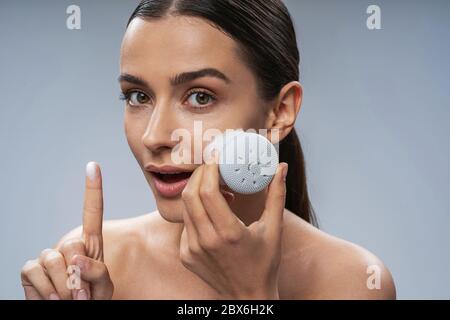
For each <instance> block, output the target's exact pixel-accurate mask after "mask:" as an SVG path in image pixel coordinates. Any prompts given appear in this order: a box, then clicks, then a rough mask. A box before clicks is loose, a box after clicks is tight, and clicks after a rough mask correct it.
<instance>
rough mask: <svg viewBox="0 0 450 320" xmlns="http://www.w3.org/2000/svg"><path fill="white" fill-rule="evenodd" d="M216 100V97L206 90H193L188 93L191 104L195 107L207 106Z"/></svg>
mask: <svg viewBox="0 0 450 320" xmlns="http://www.w3.org/2000/svg"><path fill="white" fill-rule="evenodd" d="M215 100H216V97H215V96H214V95H212V94H210V93H208V92H206V91H204V90H199V89H196V90H192V91H190V92H189V93H188V99H187V101H188V102H189V104H190V106H192V107H193V108H199V109H201V108H206V107H209V106H210V104H211V103H213V102H214V101H215Z"/></svg>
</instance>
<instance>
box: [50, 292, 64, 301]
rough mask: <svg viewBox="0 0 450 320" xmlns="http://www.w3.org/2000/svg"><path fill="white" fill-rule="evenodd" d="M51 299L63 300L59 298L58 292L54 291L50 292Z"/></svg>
mask: <svg viewBox="0 0 450 320" xmlns="http://www.w3.org/2000/svg"><path fill="white" fill-rule="evenodd" d="M48 299H49V300H61V299H59V296H58V295H57V294H56V293H52V294H50V296H49V297H48Z"/></svg>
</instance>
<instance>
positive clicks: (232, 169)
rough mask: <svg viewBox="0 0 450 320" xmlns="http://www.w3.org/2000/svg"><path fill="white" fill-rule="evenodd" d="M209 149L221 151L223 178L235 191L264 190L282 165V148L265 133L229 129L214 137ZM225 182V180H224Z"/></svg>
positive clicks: (252, 191)
mask: <svg viewBox="0 0 450 320" xmlns="http://www.w3.org/2000/svg"><path fill="white" fill-rule="evenodd" d="M207 148H209V150H208V152H212V149H216V150H217V151H218V152H219V172H220V176H221V179H222V180H223V182H224V183H225V184H226V185H227V186H228V187H229V188H230V189H231V190H233V191H235V192H237V193H241V194H252V193H256V192H259V191H261V190H263V189H264V188H265V187H267V186H268V185H269V183H270V181H272V178H273V176H274V175H275V172H276V169H277V166H278V161H279V160H278V152H277V150H276V148H275V146H274V145H273V144H272V143H271V142H270V141H269V140H268V139H266V138H265V137H264V136H262V135H260V134H257V133H253V132H244V131H243V130H233V131H231V132H229V131H226V132H225V133H224V134H221V135H218V136H215V137H214V140H213V141H212V142H211V143H210V144H209V145H208V147H207ZM221 183H222V181H221Z"/></svg>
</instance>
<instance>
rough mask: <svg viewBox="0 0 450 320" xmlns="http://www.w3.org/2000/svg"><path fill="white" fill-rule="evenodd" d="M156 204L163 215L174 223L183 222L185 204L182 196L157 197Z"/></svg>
mask: <svg viewBox="0 0 450 320" xmlns="http://www.w3.org/2000/svg"><path fill="white" fill-rule="evenodd" d="M156 206H157V207H158V211H159V214H160V215H161V217H162V218H163V219H164V220H166V221H168V222H172V223H183V222H184V220H183V211H184V210H185V209H184V204H183V200H182V199H181V196H179V197H177V198H172V199H166V198H159V199H158V198H157V197H156Z"/></svg>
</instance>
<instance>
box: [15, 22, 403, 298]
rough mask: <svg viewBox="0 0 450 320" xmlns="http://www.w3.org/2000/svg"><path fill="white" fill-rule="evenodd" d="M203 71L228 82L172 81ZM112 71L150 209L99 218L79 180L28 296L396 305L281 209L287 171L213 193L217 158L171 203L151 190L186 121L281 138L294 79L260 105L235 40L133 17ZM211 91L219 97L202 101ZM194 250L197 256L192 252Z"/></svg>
mask: <svg viewBox="0 0 450 320" xmlns="http://www.w3.org/2000/svg"><path fill="white" fill-rule="evenodd" d="M155 48H157V49H155ZM203 68H215V69H217V70H220V71H221V72H222V73H223V74H225V75H226V78H227V79H228V81H224V80H223V78H222V79H221V78H220V77H219V78H218V77H214V76H211V75H208V76H202V77H199V78H196V79H191V80H190V81H189V82H187V83H183V84H178V85H173V84H171V83H170V81H169V79H171V78H173V76H174V75H175V74H179V73H181V72H189V71H194V70H199V69H203ZM120 69H121V74H122V77H121V78H120V85H121V90H122V92H123V93H124V94H126V97H127V99H126V100H127V101H126V109H125V117H124V120H125V121H124V124H125V133H126V137H127V141H128V143H129V146H130V149H131V151H132V153H133V155H134V156H135V158H136V160H137V162H138V164H139V166H140V167H141V169H142V170H143V173H144V176H145V178H146V179H147V181H148V183H149V186H150V188H151V190H152V192H153V195H154V197H155V200H156V203H157V207H158V210H156V211H155V212H152V213H149V214H144V215H141V216H138V217H135V218H131V219H124V220H115V221H105V223H103V196H102V180H101V172H100V168H99V167H98V166H96V171H95V172H96V176H95V177H94V178H92V177H91V178H89V177H87V178H86V192H85V205H84V208H85V210H84V213H83V216H84V218H83V226H82V227H79V228H77V229H75V230H73V231H71V232H69V233H68V234H67V235H65V236H64V237H63V238H62V239H61V240H60V241H59V242H58V244H57V245H56V246H55V248H54V249H47V250H44V251H43V252H42V253H41V255H40V256H39V258H37V259H36V260H32V261H30V262H28V263H27V264H26V265H25V266H24V268H23V270H22V283H23V286H24V289H25V295H26V297H27V299H49V298H62V299H72V298H78V299H110V298H113V299H224V298H226V299H246V298H247V299H254V298H255V299H256V298H257V299H395V295H396V293H395V286H394V283H393V280H392V277H391V275H390V273H389V270H388V269H387V268H386V267H385V266H384V265H383V263H382V262H381V261H380V260H379V259H378V258H377V257H376V256H374V255H373V254H372V253H370V252H369V251H367V250H365V249H363V248H361V247H359V246H357V245H354V244H352V243H349V242H347V241H344V240H342V239H338V238H336V237H333V236H331V235H328V234H326V233H324V232H322V231H320V230H318V229H317V228H315V227H313V226H311V225H310V224H308V223H307V222H305V221H304V220H302V219H301V218H299V217H297V216H296V215H294V214H293V213H291V212H290V211H289V210H287V209H284V201H285V194H286V186H285V184H284V182H283V179H282V172H283V170H284V169H285V167H286V165H285V164H280V165H279V168H278V170H277V174H276V176H275V177H274V179H273V181H272V183H271V184H270V186H269V188H268V189H267V190H265V191H264V192H261V193H257V194H254V195H250V196H243V195H239V194H230V193H229V190H224V189H223V188H222V189H220V188H219V186H218V171H217V164H215V163H211V164H195V165H194V164H192V165H184V166H182V168H183V169H186V170H189V171H191V172H193V173H192V175H191V177H190V178H189V183H188V185H187V186H186V187H185V189H184V190H183V192H182V194H180V195H178V196H176V197H165V196H163V195H161V194H160V193H159V192H158V190H157V189H156V188H155V182H154V180H153V176H152V174H151V173H150V172H149V171H148V167H147V165H148V164H152V165H157V166H161V165H165V164H172V162H171V158H170V154H171V151H172V149H173V148H174V146H175V143H174V142H173V141H172V140H171V133H172V132H173V130H175V129H177V128H185V129H187V130H188V131H190V132H193V131H194V128H193V122H194V121H201V122H202V124H203V130H205V129H208V128H217V129H219V130H222V131H224V130H225V129H228V128H243V129H248V128H256V129H258V128H265V129H268V130H269V132H268V137H269V138H271V140H272V141H273V142H276V137H275V135H272V132H275V130H276V131H277V132H278V134H279V138H280V139H283V138H284V137H285V136H286V135H287V134H288V133H289V132H290V131H291V130H292V128H293V126H294V122H295V120H296V117H297V115H298V113H299V110H300V106H301V101H302V93H303V92H302V87H301V85H300V83H299V82H298V81H292V82H290V83H287V84H286V85H285V86H284V87H283V88H282V89H281V90H280V93H279V95H278V97H277V98H276V99H274V100H273V101H269V102H267V101H263V100H261V99H260V97H259V95H258V91H257V81H256V79H255V76H254V75H253V73H252V71H251V70H250V69H249V68H248V67H247V66H246V64H245V63H244V62H243V61H242V59H241V58H240V55H239V54H238V51H237V45H236V43H235V41H234V40H233V39H231V38H229V37H228V36H227V35H225V34H223V33H222V32H220V31H219V30H217V29H216V28H214V27H212V26H211V25H210V24H208V23H206V22H205V21H203V20H201V19H197V18H187V17H165V18H162V19H158V20H152V21H144V20H142V19H140V18H137V19H134V20H133V21H132V22H131V24H130V26H129V27H128V29H127V31H126V34H125V37H124V40H123V43H122V50H121V62H120ZM123 75H125V76H123ZM130 76H131V77H130ZM136 80H140V81H136ZM192 89H201V90H202V92H203V93H204V94H206V96H203V97H202V98H201V99H200V100H198V99H192V98H193V97H197V98H198V93H194V92H193V91H194V90H192ZM196 95H197V96H196ZM208 95H211V96H213V97H215V99H209V100H208V101H209V102H208V103H205V104H203V103H202V102H204V100H203V98H205V97H208ZM192 136H194V135H192ZM191 152H193V151H192V150H191ZM199 244H200V247H201V249H202V250H198V252H197V254H193V252H195V250H193V249H194V247H195V246H196V245H197V246H198V245H199ZM200 251H201V252H200ZM69 265H80V266H81V278H82V280H83V281H82V282H81V288H79V289H77V290H69V289H67V288H65V283H66V281H67V274H66V273H65V269H66V268H67V266H69ZM374 265H375V266H377V268H378V270H379V275H380V288H375V289H369V287H368V285H367V283H368V282H367V280H368V277H369V276H370V274H368V273H367V268H368V267H369V266H374Z"/></svg>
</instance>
